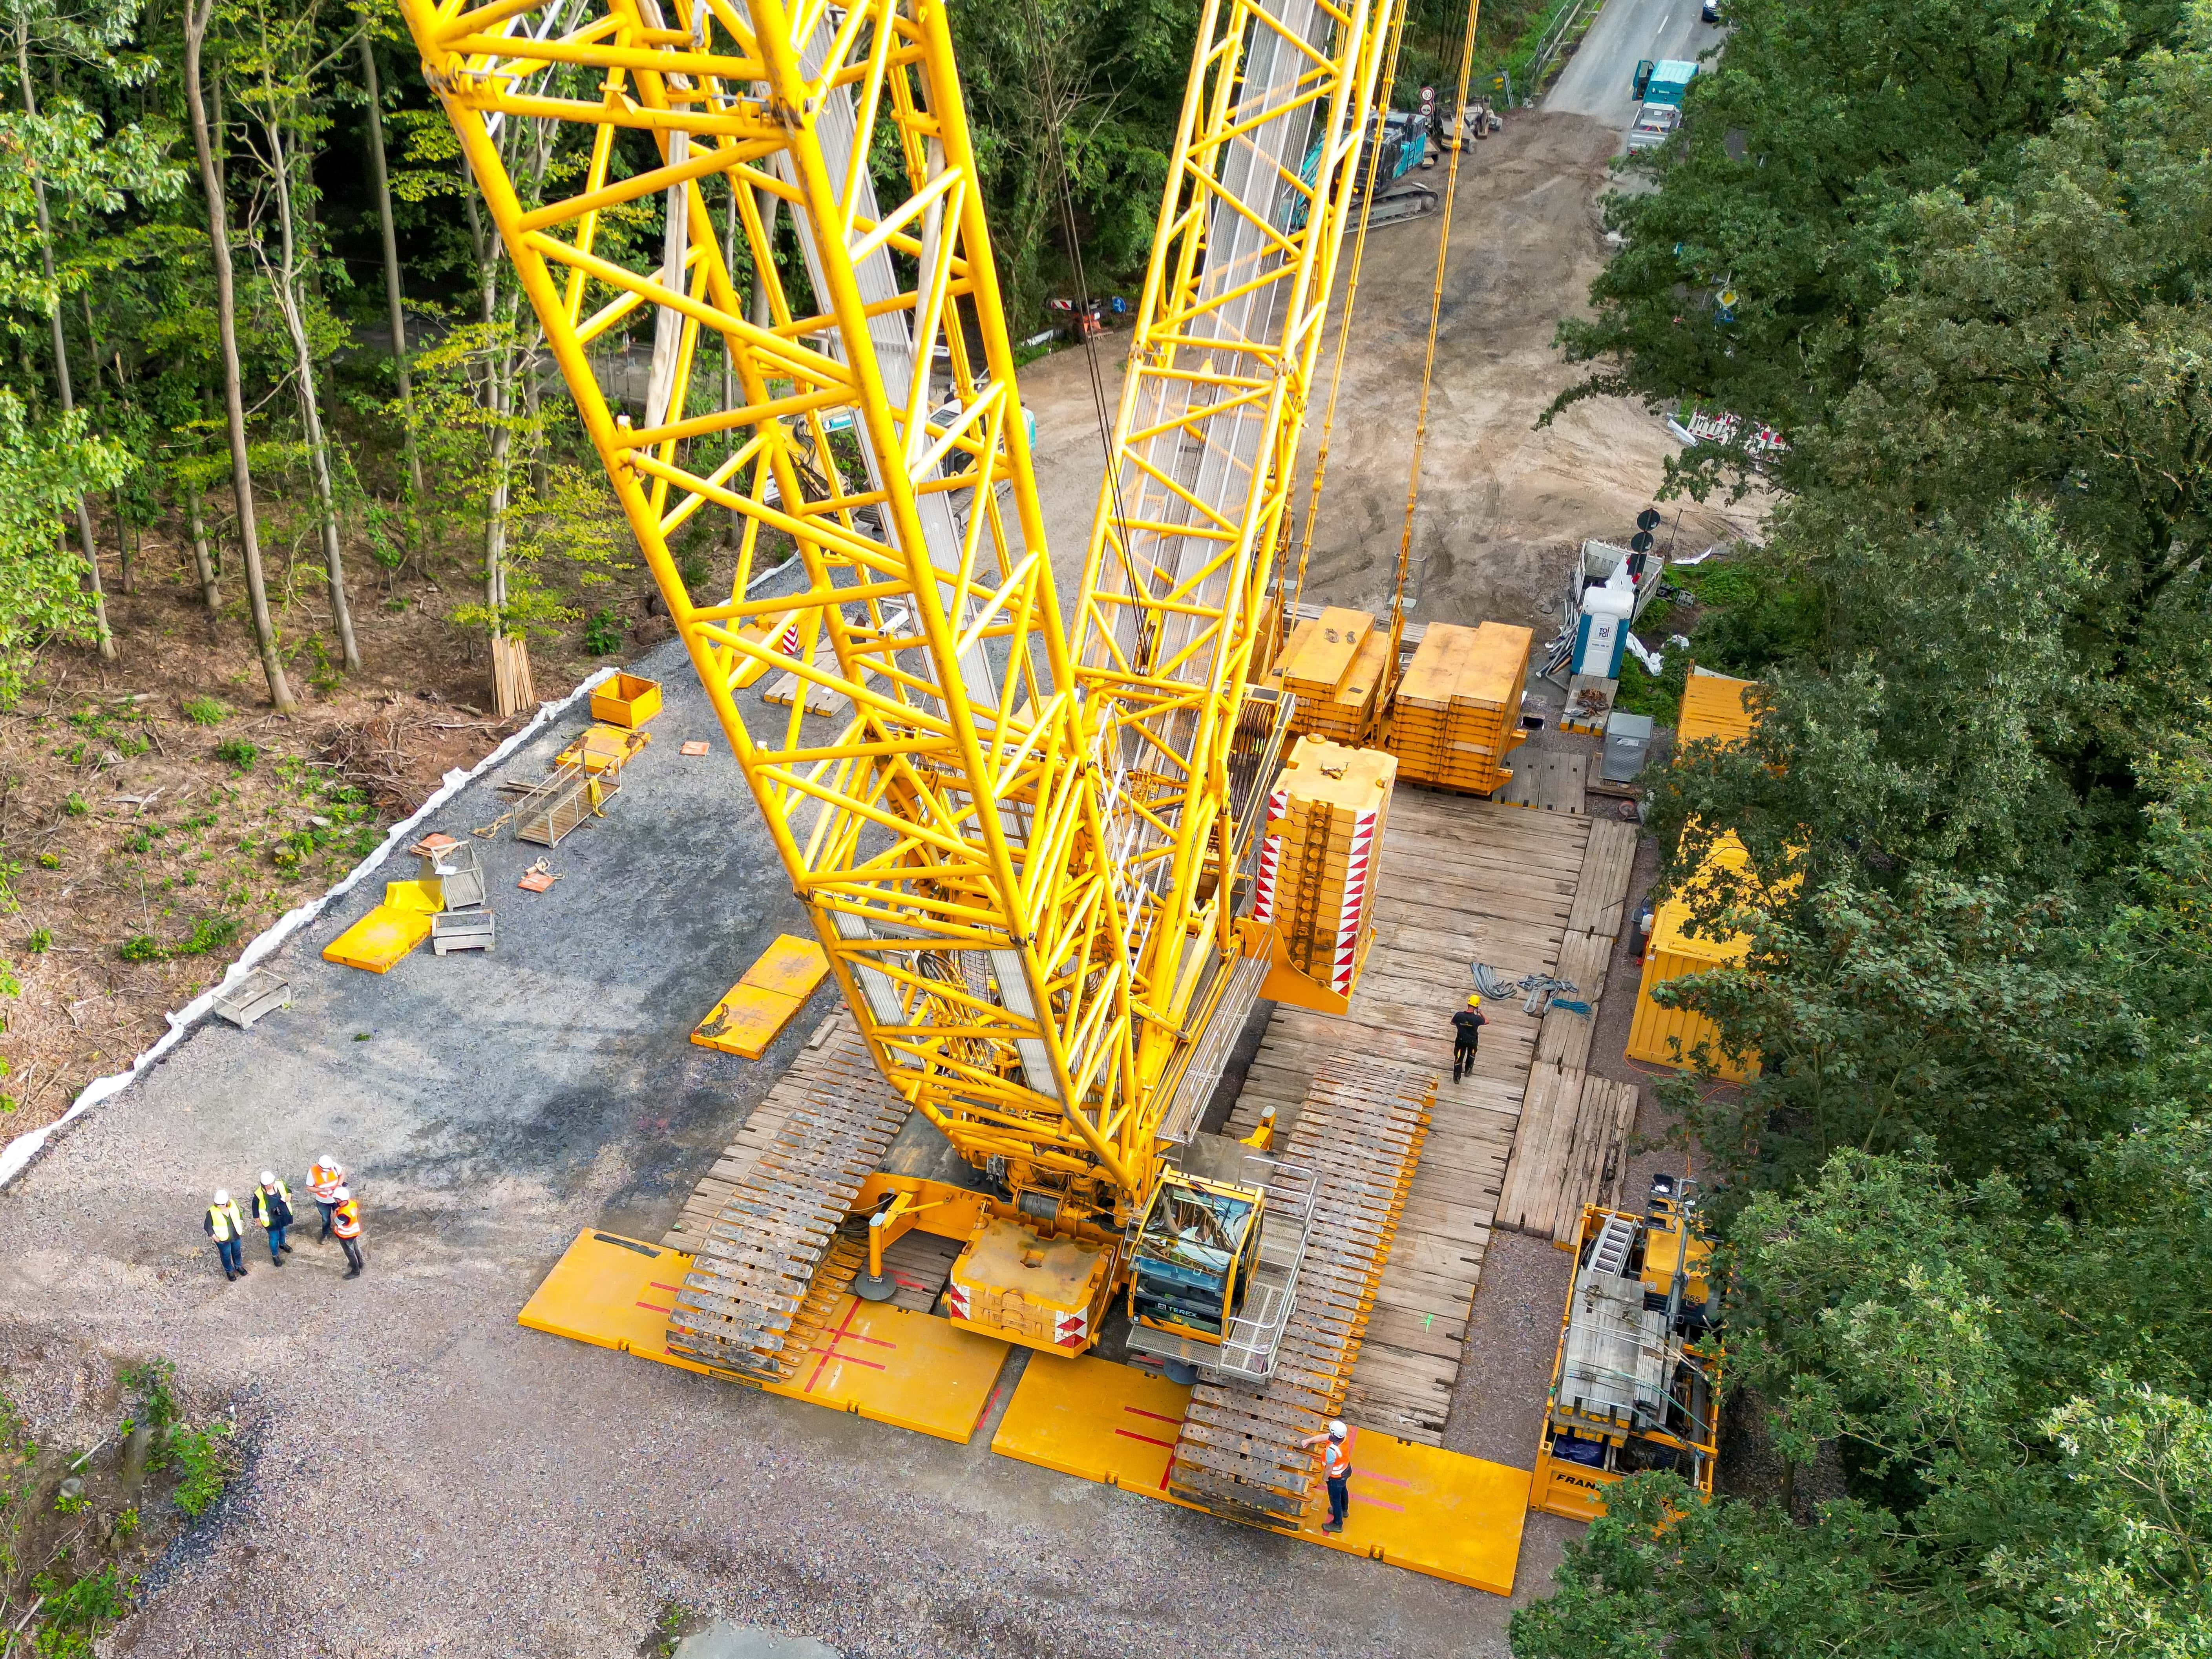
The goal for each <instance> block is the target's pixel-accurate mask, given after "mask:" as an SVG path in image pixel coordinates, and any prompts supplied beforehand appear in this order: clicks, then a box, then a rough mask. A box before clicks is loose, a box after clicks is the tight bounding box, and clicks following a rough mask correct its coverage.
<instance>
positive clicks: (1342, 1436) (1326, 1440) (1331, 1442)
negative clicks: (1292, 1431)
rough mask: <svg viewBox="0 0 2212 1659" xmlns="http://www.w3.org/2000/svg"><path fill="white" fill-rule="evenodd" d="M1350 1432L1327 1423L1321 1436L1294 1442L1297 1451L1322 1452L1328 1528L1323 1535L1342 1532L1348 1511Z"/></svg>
mask: <svg viewBox="0 0 2212 1659" xmlns="http://www.w3.org/2000/svg"><path fill="white" fill-rule="evenodd" d="M1351 1440H1352V1431H1351V1430H1350V1429H1349V1428H1347V1427H1346V1426H1345V1425H1344V1423H1343V1422H1342V1420H1341V1419H1340V1420H1338V1421H1336V1422H1334V1423H1331V1424H1330V1425H1328V1432H1327V1433H1325V1434H1310V1435H1308V1436H1307V1437H1305V1438H1304V1439H1303V1440H1301V1441H1299V1442H1298V1446H1299V1449H1301V1450H1304V1451H1311V1450H1312V1449H1314V1448H1315V1447H1316V1446H1319V1447H1320V1448H1321V1449H1322V1454H1321V1472H1322V1474H1323V1475H1324V1476H1326V1477H1327V1478H1328V1525H1327V1526H1325V1527H1323V1528H1322V1531H1323V1532H1325V1533H1329V1534H1336V1533H1340V1532H1342V1531H1343V1530H1344V1517H1345V1516H1346V1514H1347V1513H1348V1512H1349V1511H1350V1510H1351V1508H1352V1453H1351V1451H1350V1450H1349V1446H1350V1444H1351Z"/></svg>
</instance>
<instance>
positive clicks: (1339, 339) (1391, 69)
mask: <svg viewBox="0 0 2212 1659" xmlns="http://www.w3.org/2000/svg"><path fill="white" fill-rule="evenodd" d="M1405 32H1406V14H1405V11H1404V10H1403V9H1400V10H1399V11H1398V12H1397V13H1396V15H1394V16H1393V17H1392V18H1391V20H1390V44H1389V46H1387V47H1386V48H1384V52H1385V56H1384V58H1383V89H1382V91H1381V92H1380V93H1379V94H1376V99H1375V107H1376V109H1377V110H1378V111H1381V110H1387V109H1389V107H1390V97H1391V94H1392V92H1393V91H1394V90H1395V88H1396V87H1397V84H1398V46H1399V42H1400V41H1401V40H1402V39H1403V37H1404V35H1405ZM1376 138H1377V143H1376V147H1375V148H1376V166H1377V167H1379V166H1380V165H1381V164H1382V149H1383V146H1382V144H1381V143H1380V139H1381V134H1379V133H1378V134H1377V135H1376ZM1361 142H1362V143H1365V139H1364V136H1363V137H1362V140H1361ZM1381 194H1382V191H1380V190H1378V189H1377V188H1376V179H1375V176H1374V173H1373V170H1372V169H1370V171H1369V173H1368V179H1367V189H1366V190H1365V191H1364V192H1362V194H1361V196H1360V198H1359V228H1358V231H1357V232H1356V233H1355V234H1353V236H1352V271H1351V274H1350V275H1349V276H1346V278H1345V283H1344V314H1343V315H1342V316H1340V317H1339V318H1338V319H1336V361H1335V362H1334V363H1333V364H1331V365H1330V368H1329V371H1328V404H1327V405H1326V406H1325V407H1324V409H1323V410H1322V417H1321V447H1320V448H1319V449H1318V450H1317V451H1316V453H1315V455H1314V469H1313V478H1312V482H1311V483H1310V486H1309V487H1308V489H1307V491H1306V513H1305V523H1304V526H1301V527H1300V530H1299V532H1298V577H1297V583H1296V584H1295V585H1294V586H1292V587H1291V603H1290V605H1289V607H1288V611H1289V612H1290V613H1291V615H1295V614H1296V612H1297V608H1298V602H1299V601H1300V600H1301V599H1304V597H1305V592H1306V562H1307V561H1308V560H1309V559H1310V558H1311V557H1312V556H1313V538H1314V521H1315V520H1316V519H1317V518H1318V517H1319V516H1320V514H1321V485H1322V477H1324V476H1325V475H1326V474H1327V473H1328V445H1329V440H1330V438H1331V437H1332V436H1333V435H1334V433H1335V431H1336V394H1337V392H1338V391H1339V389H1340V388H1341V387H1342V386H1343V385H1344V356H1345V353H1346V350H1347V349H1350V347H1351V344H1352V307H1353V306H1354V304H1356V303H1357V301H1358V298H1359V266H1360V262H1361V261H1362V260H1364V258H1366V257H1367V216H1368V215H1369V213H1370V212H1371V211H1372V210H1373V209H1374V206H1375V198H1376V197H1377V196H1379V195H1381ZM1281 591H1282V574H1281V573H1280V572H1279V571H1278V572H1277V573H1276V592H1277V593H1278V595H1279V594H1280V592H1281ZM1279 608H1280V607H1279ZM1281 626H1282V627H1283V629H1285V631H1286V632H1287V630H1288V629H1289V628H1290V626H1291V622H1290V616H1288V615H1286V616H1285V617H1284V618H1283V621H1282V623H1281Z"/></svg>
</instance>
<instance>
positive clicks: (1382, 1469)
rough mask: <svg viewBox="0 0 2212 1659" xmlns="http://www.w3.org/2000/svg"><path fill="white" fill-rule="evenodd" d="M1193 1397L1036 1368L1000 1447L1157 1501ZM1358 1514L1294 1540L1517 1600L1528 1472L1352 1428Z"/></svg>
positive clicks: (1309, 1516)
mask: <svg viewBox="0 0 2212 1659" xmlns="http://www.w3.org/2000/svg"><path fill="white" fill-rule="evenodd" d="M1189 1400H1190V1390H1189V1389H1186V1388H1179V1387H1177V1386H1176V1384H1174V1383H1169V1382H1166V1381H1165V1380H1164V1379H1161V1378H1158V1377H1155V1376H1151V1375H1150V1374H1149V1373H1146V1372H1144V1371H1139V1370H1135V1369H1133V1367H1130V1366H1127V1365H1116V1364H1111V1363H1109V1361H1106V1360H1103V1359H1093V1358H1082V1359H1061V1360H1043V1359H1033V1360H1031V1361H1030V1364H1029V1367H1028V1369H1027V1370H1024V1371H1023V1373H1022V1380H1021V1382H1020V1383H1018V1385H1017V1386H1016V1387H1015V1389H1014V1397H1013V1398H1012V1400H1011V1401H1008V1402H1007V1405H1006V1416H1005V1417H1004V1419H1001V1420H1000V1425H999V1431H998V1433H997V1434H996V1435H995V1436H994V1437H992V1441H991V1449H992V1450H993V1451H994V1452H997V1453H999V1454H1000V1455H1002V1456H1006V1457H1012V1458H1017V1459H1018V1460H1019V1461H1021V1462H1024V1463H1036V1464H1040V1465H1042V1467H1043V1468H1048V1469H1057V1470H1059V1471H1060V1473H1061V1474H1073V1475H1078V1476H1080V1477H1081V1478H1082V1479H1084V1480H1097V1481H1101V1482H1103V1483H1104V1484H1105V1485H1107V1486H1121V1487H1124V1488H1126V1489H1127V1490H1128V1491H1130V1492H1142V1493H1143V1494H1144V1495H1145V1496H1146V1497H1147V1498H1159V1499H1160V1500H1161V1501H1162V1502H1164V1503H1169V1504H1176V1506H1177V1507H1179V1508H1182V1509H1191V1508H1194V1507H1196V1506H1195V1505H1194V1504H1185V1503H1183V1502H1182V1499H1180V1498H1174V1497H1171V1496H1170V1495H1169V1492H1168V1489H1167V1480H1168V1468H1169V1465H1170V1463H1172V1462H1173V1461H1174V1458H1175V1445H1176V1437H1177V1435H1178V1434H1179V1433H1180V1432H1181V1431H1182V1419H1183V1412H1184V1409H1185V1408H1186V1407H1187V1406H1188V1403H1189ZM1348 1445H1349V1448H1350V1451H1351V1455H1352V1513H1351V1515H1350V1516H1349V1517H1348V1518H1347V1520H1346V1523H1345V1528H1344V1531H1343V1532H1342V1533H1341V1534H1336V1535H1334V1536H1331V1535H1325V1534H1323V1533H1322V1530H1321V1526H1322V1522H1323V1521H1325V1520H1327V1519H1328V1504H1327V1501H1326V1499H1323V1500H1321V1501H1320V1502H1317V1503H1316V1504H1315V1505H1314V1506H1312V1507H1311V1508H1310V1510H1308V1512H1307V1513H1306V1514H1305V1515H1304V1516H1301V1517H1300V1519H1299V1522H1298V1524H1297V1528H1296V1530H1295V1531H1294V1532H1291V1533H1290V1534H1289V1535H1291V1536H1293V1537H1297V1538H1299V1539H1302V1540H1304V1541H1305V1542H1307V1543H1309V1544H1321V1545H1324V1546H1326V1547H1328V1548H1330V1549H1334V1550H1342V1551H1345V1552H1346V1553H1349V1554H1352V1555H1364V1556H1366V1557H1367V1558H1368V1559H1370V1560H1375V1561H1383V1562H1387V1563H1388V1564H1389V1565H1392V1566H1395V1567H1403V1568H1405V1569H1406V1570H1407V1571H1410V1572H1418V1573H1424V1574H1426V1575H1427V1576H1428V1577H1431V1578H1449V1579H1450V1580H1451V1581H1452V1582H1453V1583H1460V1584H1468V1585H1472V1586H1473V1587H1474V1589H1482V1590H1488V1591H1490V1592H1491V1593H1492V1594H1493V1595H1511V1594H1512V1593H1513V1574H1514V1569H1515V1567H1516V1565H1517V1564H1518V1562H1519V1560H1520V1558H1521V1528H1522V1523H1523V1522H1525V1521H1526V1520H1527V1518H1528V1470H1526V1469H1516V1468H1508V1467H1507V1466H1506V1465H1504V1464H1503V1463H1490V1462H1484V1461H1483V1460H1482V1459H1480V1458H1479V1457H1465V1456H1462V1455H1460V1454H1459V1453H1457V1452H1448V1451H1443V1450H1440V1449H1437V1447H1434V1446H1424V1445H1419V1444H1417V1443H1414V1442H1413V1441H1410V1440H1401V1439H1399V1438H1398V1437H1396V1436H1395V1435H1389V1434H1384V1433H1382V1432H1380V1431H1376V1430H1373V1429H1360V1428H1354V1429H1353V1430H1352V1437H1351V1440H1350V1441H1349V1443H1348Z"/></svg>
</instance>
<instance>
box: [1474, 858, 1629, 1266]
mask: <svg viewBox="0 0 2212 1659" xmlns="http://www.w3.org/2000/svg"><path fill="white" fill-rule="evenodd" d="M1635 860H1636V831H1635V829H1634V828H1633V827H1632V826H1631V825H1629V824H1626V823H1615V822H1613V820H1611V819H1600V820H1597V821H1595V822H1594V823H1592V824H1591V826H1590V832H1589V849H1588V852H1587V854H1585V856H1584V859H1583V874H1582V879H1581V880H1580V881H1578V882H1577V884H1576V887H1575V896H1574V902H1573V905H1572V907H1571V908H1570V910H1569V911H1568V914H1567V932H1566V933H1565V936H1564V937H1563V938H1562V939H1561V940H1560V943H1559V958H1558V963H1559V965H1558V966H1557V967H1556V968H1555V969H1553V973H1554V974H1556V975H1558V977H1559V978H1561V979H1564V980H1570V981H1573V983H1574V985H1575V987H1576V990H1577V993H1578V995H1577V1000H1578V1001H1583V1002H1587V1003H1589V1005H1590V1012H1589V1014H1587V1015H1585V1014H1580V1013H1577V1012H1573V1011H1571V1010H1570V1009H1565V1008H1556V1007H1555V1008H1550V1009H1547V1011H1546V1012H1545V1014H1544V1022H1543V1025H1542V1027H1541V1029H1540V1030H1539V1031H1538V1033H1537V1036H1536V1054H1535V1064H1534V1068H1533V1069H1532V1071H1531V1072H1530V1073H1529V1079H1528V1095H1527V1097H1526V1098H1525V1100H1524V1101H1523V1103H1522V1109H1521V1121H1520V1123H1519V1125H1518V1127H1516V1130H1515V1132H1514V1137H1513V1157H1512V1161H1511V1162H1510V1164H1508V1165H1507V1166H1506V1170H1505V1182H1504V1188H1503V1189H1502V1190H1501V1191H1500V1192H1499V1194H1498V1225H1499V1226H1501V1227H1510V1228H1513V1229H1514V1230H1516V1231H1519V1232H1524V1233H1534V1234H1535V1235H1536V1236H1538V1237H1543V1238H1550V1239H1552V1240H1553V1241H1554V1242H1557V1243H1570V1242H1571V1241H1572V1239H1573V1238H1574V1237H1575V1232H1576V1229H1577V1227H1578V1226H1579V1225H1581V1220H1582V1212H1583V1206H1584V1205H1585V1204H1589V1203H1613V1202H1616V1201H1618V1200H1619V1197H1620V1176H1621V1170H1622V1166H1623V1165H1624V1164H1626V1155H1625V1143H1626V1139H1627V1137H1628V1133H1629V1131H1630V1130H1631V1129H1632V1128H1633V1127H1635V1123H1636V1102H1637V1092H1638V1091H1637V1087H1636V1085H1633V1084H1629V1083H1616V1082H1613V1081H1611V1080H1609V1079H1605V1078H1601V1077H1592V1076H1590V1075H1589V1073H1588V1072H1587V1070H1586V1068H1587V1066H1589V1048H1590V1035H1591V1031H1592V1029H1593V1028H1594V1027H1595V1024H1596V1015H1597V1007H1598V1001H1599V999H1600V998H1601V997H1602V996H1603V995H1604V994H1605V983H1606V973H1607V967H1608V965H1609V964H1610V963H1611V962H1612V960H1613V951H1614V948H1615V946H1616V945H1617V943H1618V941H1619V939H1620V927H1621V923H1622V920H1623V917H1624V915H1625V913H1626V908H1627V898H1628V880H1629V873H1630V871H1631V869H1632V866H1633V865H1634V863H1635Z"/></svg>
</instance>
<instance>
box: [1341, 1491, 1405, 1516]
mask: <svg viewBox="0 0 2212 1659" xmlns="http://www.w3.org/2000/svg"><path fill="white" fill-rule="evenodd" d="M1352 1502H1353V1503H1355V1504H1370V1505H1371V1506H1373V1507H1374V1508H1376V1509H1378V1510H1397V1511H1398V1513H1399V1514H1401V1515H1403V1514H1404V1513H1405V1512H1406V1506H1405V1505H1404V1504H1392V1503H1389V1502H1387V1501H1386V1500H1384V1499H1383V1498H1369V1497H1367V1496H1366V1495H1365V1494H1364V1493H1361V1492H1354V1493H1352Z"/></svg>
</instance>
